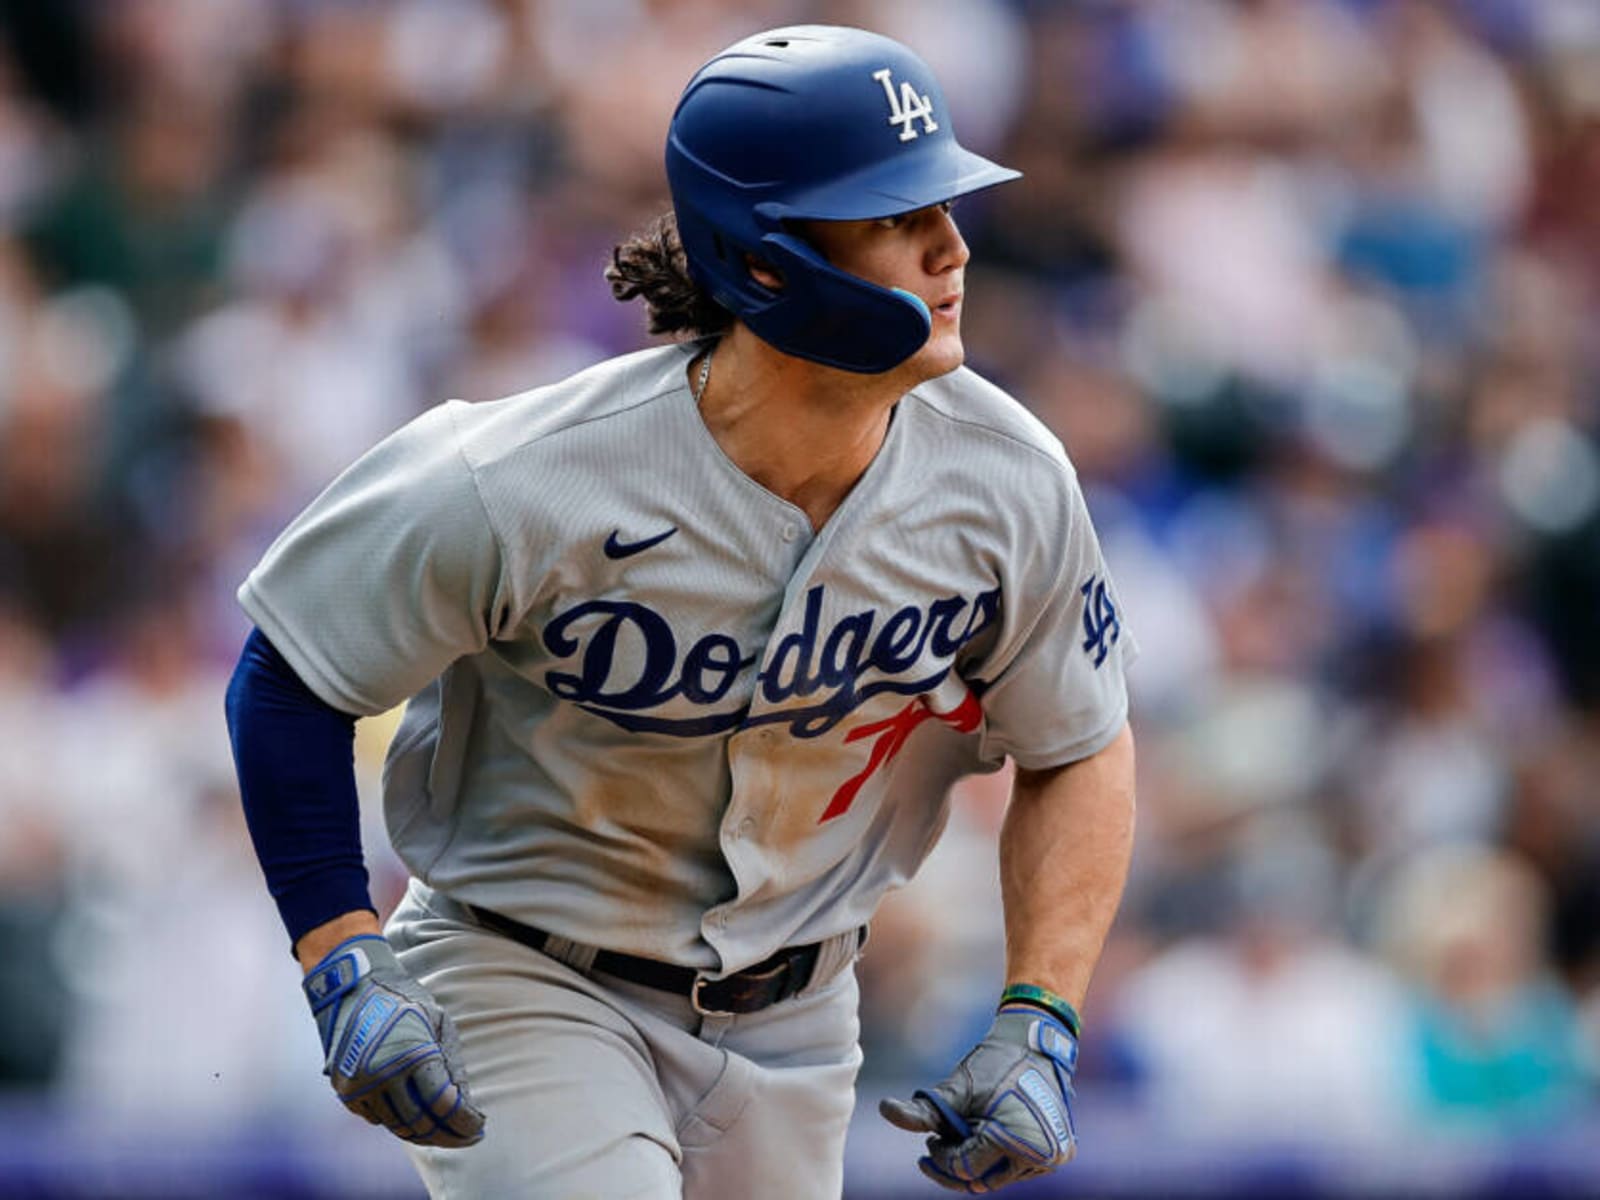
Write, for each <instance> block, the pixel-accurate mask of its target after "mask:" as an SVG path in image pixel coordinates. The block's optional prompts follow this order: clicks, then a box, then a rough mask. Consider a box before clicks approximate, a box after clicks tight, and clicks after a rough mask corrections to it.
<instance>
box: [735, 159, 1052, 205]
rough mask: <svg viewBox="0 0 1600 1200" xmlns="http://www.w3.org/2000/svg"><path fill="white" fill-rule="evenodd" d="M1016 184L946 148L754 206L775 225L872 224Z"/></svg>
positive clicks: (1008, 171) (1012, 174)
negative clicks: (797, 222) (784, 222)
mask: <svg viewBox="0 0 1600 1200" xmlns="http://www.w3.org/2000/svg"><path fill="white" fill-rule="evenodd" d="M1021 178H1022V172H1021V171H1016V170H1013V169H1012V168H1010V167H1002V166H1001V165H1000V164H999V163H996V162H991V161H990V160H989V159H987V158H984V157H983V155H981V154H974V153H973V152H972V151H970V150H968V149H966V148H965V147H963V146H960V145H956V144H954V143H947V144H946V146H945V147H944V148H943V149H942V150H941V151H940V152H939V153H937V154H934V155H926V156H924V155H918V156H916V157H915V158H913V160H912V161H909V162H908V161H905V160H903V159H899V158H895V157H892V156H891V157H890V158H889V159H888V160H887V161H884V162H879V163H875V164H873V165H872V166H870V167H867V168H866V169H864V170H861V171H856V172H854V173H852V174H849V175H845V176H842V177H840V178H837V179H832V180H829V181H828V182H827V183H826V184H823V185H820V186H818V187H814V188H811V189H809V190H806V191H802V192H798V193H796V194H795V195H792V196H789V197H787V198H785V199H784V200H783V201H781V202H773V203H766V204H759V205H757V206H756V210H757V211H758V212H761V213H763V214H765V215H767V216H768V217H771V218H776V219H778V220H800V221H872V220H876V219H877V218H879V217H894V216H899V215H900V214H901V213H908V212H915V211H916V210H917V209H919V208H928V207H929V206H930V205H934V204H943V203H944V202H945V201H947V200H955V199H957V198H958V197H961V196H968V195H971V194H972V193H973V192H981V191H983V190H984V189H985V188H991V187H994V186H996V185H997V184H1001V183H1009V182H1010V181H1011V180H1013V179H1021Z"/></svg>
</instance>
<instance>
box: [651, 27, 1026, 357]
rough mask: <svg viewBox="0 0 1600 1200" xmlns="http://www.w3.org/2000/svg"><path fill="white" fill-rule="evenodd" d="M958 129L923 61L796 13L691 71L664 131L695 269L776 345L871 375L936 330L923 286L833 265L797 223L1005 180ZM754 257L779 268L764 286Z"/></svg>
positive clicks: (882, 41) (914, 203)
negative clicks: (748, 259)
mask: <svg viewBox="0 0 1600 1200" xmlns="http://www.w3.org/2000/svg"><path fill="white" fill-rule="evenodd" d="M1019 175H1020V172H1017V171H1013V170H1010V169H1009V168H1006V167H1002V166H998V165H997V164H995V163H992V162H990V161H989V160H988V159H986V158H983V157H982V156H980V155H977V154H974V153H972V152H971V151H970V150H967V149H965V148H963V147H962V145H961V144H960V143H959V142H957V141H956V138H955V132H954V130H953V129H952V128H951V121H950V113H949V110H948V109H947V108H946V107H945V101H944V94H943V93H942V92H941V91H940V89H939V84H938V81H937V80H936V79H934V77H933V72H932V71H931V70H929V69H928V65H927V64H926V63H924V62H923V61H922V60H921V59H920V58H918V57H917V56H916V55H915V54H913V53H912V52H911V51H910V50H908V49H907V48H906V47H904V46H902V45H901V44H900V43H899V42H896V41H894V40H892V39H890V38H886V37H882V36H880V35H878V34H875V33H868V32H866V31H865V30H862V29H849V28H844V27H839V26H831V25H796V26H792V27H790V28H786V29H774V30H771V31H769V32H767V33H758V34H756V35H755V36H754V37H750V38H746V39H745V40H744V41H742V42H737V43H735V44H734V45H732V46H730V47H729V48H728V49H726V50H724V51H723V52H722V53H721V54H719V55H717V56H716V57H715V58H713V59H712V60H711V61H710V62H708V63H707V64H706V65H705V66H703V67H701V68H700V70H699V72H697V73H696V75H695V76H694V78H693V79H691V80H690V81H689V85H688V86H687V87H686V88H685V89H684V92H683V96H682V98H681V99H680V100H679V101H678V108H677V111H676V112H674V113H673V116H672V126H671V128H670V130H669V131H668V134H667V182H668V185H669V186H670V187H671V189H672V206H673V209H674V211H675V212H676V214H677V220H678V233H679V236H680V237H681V238H682V240H683V248H684V250H685V252H686V253H687V255H688V259H689V269H690V273H691V274H692V275H693V276H694V278H695V280H696V281H697V282H698V283H699V284H700V285H701V286H702V287H704V288H705V289H706V290H707V291H709V292H710V293H711V295H712V296H713V297H714V298H715V299H716V301H717V303H719V304H721V305H722V306H723V307H724V308H726V309H728V310H729V311H731V312H732V313H734V314H735V315H736V316H738V317H739V318H740V319H741V320H743V321H744V323H745V324H746V325H748V326H749V327H750V329H751V330H752V331H753V332H754V333H756V334H757V335H758V336H759V337H761V338H762V339H763V340H765V341H767V342H769V343H770V344H772V345H773V346H776V347H777V348H778V349H779V350H782V351H784V352H785V353H786V354H793V355H796V356H798V357H800V358H806V359H810V360H812V361H813V362H819V363H823V364H825V365H827V366H830V367H840V368H842V369H844V370H847V371H859V372H863V373H869V374H876V373H878V372H881V371H887V370H889V369H890V368H892V367H895V366H898V365H899V364H900V363H902V362H904V361H905V360H906V359H908V358H910V357H911V356H912V355H913V354H915V353H916V352H917V351H918V350H919V349H921V347H922V345H923V344H924V343H925V342H926V341H927V340H928V334H929V332H930V330H931V329H932V322H931V320H930V317H929V314H928V309H927V306H926V305H925V304H923V302H922V301H921V299H920V298H918V297H916V296H913V295H911V294H910V293H909V292H905V291H901V290H898V289H889V288H883V287H879V286H878V285H876V284H873V283H868V282H867V281H866V280H864V279H861V278H859V277H857V276H855V275H851V274H848V273H846V272H844V271H841V270H839V269H837V268H836V267H833V266H830V265H829V263H828V262H827V260H826V259H825V258H823V256H822V255H821V254H820V253H819V252H818V251H817V250H816V249H815V248H814V247H813V246H812V245H810V243H808V242H807V241H806V240H805V239H804V238H803V237H801V236H799V235H798V233H797V232H796V231H795V229H794V228H793V226H792V225H791V224H790V223H791V222H793V221H801V220H820V221H852V220H870V219H876V218H878V217H891V216H896V215H898V214H900V213H907V212H913V211H915V210H917V209H919V208H926V207H928V206H929V205H932V204H940V203H943V202H944V201H946V200H952V199H954V198H955V197H957V196H963V195H966V194H967V193H968V192H975V191H977V190H979V189H980V188H986V187H992V186H993V185H994V184H997V183H1004V182H1006V181H1007V180H1010V179H1016V178H1018V176H1019ZM746 255H750V256H753V257H754V258H756V259H758V260H760V261H761V262H763V263H765V264H767V265H769V266H771V267H773V268H775V269H776V270H777V271H778V272H780V273H781V275H782V277H783V287H782V288H781V289H776V290H775V289H771V288H767V287H763V286H762V285H761V284H759V283H757V282H756V281H755V280H754V279H753V278H752V277H751V276H750V272H749V270H748V269H747V267H746V264H745V256H746Z"/></svg>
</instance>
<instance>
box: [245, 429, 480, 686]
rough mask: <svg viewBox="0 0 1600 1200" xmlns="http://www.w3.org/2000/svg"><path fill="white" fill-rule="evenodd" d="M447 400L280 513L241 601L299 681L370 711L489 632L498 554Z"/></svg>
mask: <svg viewBox="0 0 1600 1200" xmlns="http://www.w3.org/2000/svg"><path fill="white" fill-rule="evenodd" d="M454 407H456V405H455V404H454V403H452V404H445V405H440V406H439V407H437V408H435V409H432V410H430V411H429V412H427V413H424V414H423V415H422V416H421V417H418V418H417V419H416V420H414V421H412V422H411V423H410V424H408V425H406V426H405V427H403V428H402V429H400V430H398V431H397V432H395V433H393V434H391V435H390V436H389V437H388V438H386V439H385V440H384V441H382V442H380V443H379V444H378V445H377V446H376V447H374V448H373V449H372V450H370V451H369V452H368V453H367V454H366V455H364V456H363V457H362V458H361V459H359V460H358V461H357V462H356V463H355V464H354V465H353V466H351V467H350V468H349V469H348V470H347V471H345V472H344V474H342V475H341V476H339V478H338V479H336V480H335V481H334V482H333V483H332V484H331V485H330V486H329V487H328V489H327V490H326V491H325V492H323V494H322V495H321V496H319V497H318V498H317V499H316V500H314V501H313V502H312V503H311V505H310V506H309V507H308V508H307V509H306V510H305V511H304V512H302V513H301V514H300V515H299V516H298V517H296V518H295V519H294V521H293V522H291V523H290V525H289V527H288V528H287V529H285V530H284V532H283V533H282V534H281V535H280V536H279V538H278V539H277V541H275V542H274V543H273V544H272V546H271V547H270V548H269V549H268V550H267V553H266V555H265V557H263V559H262V560H261V562H260V564H259V565H258V566H257V567H256V568H255V570H254V571H252V572H251V573H250V575H249V577H248V578H247V579H246V580H245V582H244V584H243V585H242V586H241V587H240V589H239V602H240V603H241V604H242V605H243V606H244V609H245V611H246V612H247V613H249V614H250V617H251V618H252V619H253V620H254V621H255V623H256V624H257V625H258V626H260V628H261V630H262V631H263V632H264V633H265V634H266V636H267V637H268V638H269V639H270V640H271V642H272V644H273V645H274V646H276V647H277V648H278V650H279V651H280V653H282V655H283V656H284V658H285V659H287V660H288V662H289V663H290V665H291V666H293V667H294V669H295V671H296V673H297V674H298V675H299V676H300V677H301V679H303V680H304V681H305V682H306V684H307V686H308V687H310V688H311V690H312V691H313V692H315V693H316V694H317V696H318V697H320V698H321V699H322V700H324V701H326V702H327V703H328V704H331V705H333V706H334V707H335V708H339V709H342V710H344V711H346V712H351V713H355V714H357V715H361V716H370V715H372V714H374V713H379V712H383V711H385V710H387V709H389V708H392V707H394V706H395V705H396V704H399V703H400V702H402V701H403V700H406V699H408V698H409V697H411V696H412V695H414V694H415V693H416V692H418V691H420V690H421V689H422V688H423V687H424V686H425V685H427V684H428V683H429V682H430V681H432V680H433V679H434V678H435V677H436V676H437V675H439V674H440V672H442V671H443V670H444V668H445V667H447V666H449V664H450V663H452V662H453V661H455V660H456V659H457V658H460V657H462V656H464V655H468V654H472V653H476V652H477V651H480V650H482V649H483V648H484V647H485V646H486V645H487V644H488V642H489V639H490V638H491V637H492V636H494V633H495V630H496V628H497V616H496V614H498V613H501V612H502V611H503V608H504V602H505V594H504V586H503V585H504V569H503V564H504V555H503V553H502V547H501V545H500V542H499V540H498V539H497V537H496V535H495V532H494V529H493V527H492V526H491V523H490V520H489V517H488V514H487V512H486V511H485V509H484V505H483V502H482V499H481V498H480V496H479V493H478V488H477V483H476V481H475V479H474V478H473V474H472V471H471V469H470V467H469V466H468V464H467V461H466V459H465V458H464V457H463V455H462V452H461V447H460V443H459V441H458V439H457V436H456V430H455V426H454V421H453V413H452V410H453V408H454Z"/></svg>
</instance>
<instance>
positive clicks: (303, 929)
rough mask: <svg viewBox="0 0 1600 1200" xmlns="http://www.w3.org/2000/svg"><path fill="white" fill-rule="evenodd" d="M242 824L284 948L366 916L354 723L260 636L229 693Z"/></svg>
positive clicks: (250, 644) (247, 647)
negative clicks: (330, 924) (352, 915)
mask: <svg viewBox="0 0 1600 1200" xmlns="http://www.w3.org/2000/svg"><path fill="white" fill-rule="evenodd" d="M227 717H228V734H229V738H230V740H231V741H232V744H233V759H234V765H235V767H236V769H237V771H238V776H239V794H240V797H241V798H242V800H243V803H244V815H245V822H246V824H247V825H248V826H249V828H250V840H251V841H252V842H253V843H254V845H255V852H256V859H257V861H258V862H260V864H261V873H262V874H263V875H264V876H266V880H267V888H268V890H269V891H270V892H271V894H272V898H273V900H274V901H275V902H276V903H277V905H278V914H279V916H280V917H282V919H283V924H284V927H285V928H286V929H287V930H288V932H289V940H290V943H291V945H292V944H293V943H294V942H297V941H299V939H300V938H301V937H302V936H303V935H304V934H306V933H307V932H309V931H310V930H312V929H315V928H316V927H317V926H318V925H321V924H323V923H324V922H325V921H330V920H332V919H333V918H334V917H337V916H341V915H343V914H344V913H347V912H352V911H355V910H358V909H369V910H372V911H373V912H376V909H374V908H373V904H372V898H371V896H370V894H369V892H368V890H367V869H366V866H365V864H364V863H363V862H362V858H361V823H360V808H359V805H358V803H357V800H356V780H355V762H354V753H355V725H356V718H355V717H354V716H353V715H351V714H350V713H346V712H341V711H340V710H339V709H337V708H334V707H333V706H332V705H330V704H327V703H326V702H324V701H323V700H321V699H319V698H318V697H317V695H316V694H315V693H314V692H312V691H311V689H310V688H308V687H307V686H306V685H305V682H304V681H303V680H302V679H301V678H300V676H299V675H297V674H296V673H295V671H294V668H293V667H291V666H290V665H289V663H288V661H287V660H286V659H285V658H284V657H283V655H282V654H280V653H278V650H277V649H276V647H274V646H273V644H272V643H271V642H270V641H268V640H267V637H266V635H265V634H263V633H262V632H261V630H260V629H254V630H252V631H251V633H250V636H249V638H248V639H247V640H246V641H245V644H244V650H243V652H242V653H241V654H240V656H239V662H238V665H237V666H236V667H235V669H234V672H233V678H232V680H231V681H230V682H229V684H228V694H227Z"/></svg>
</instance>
